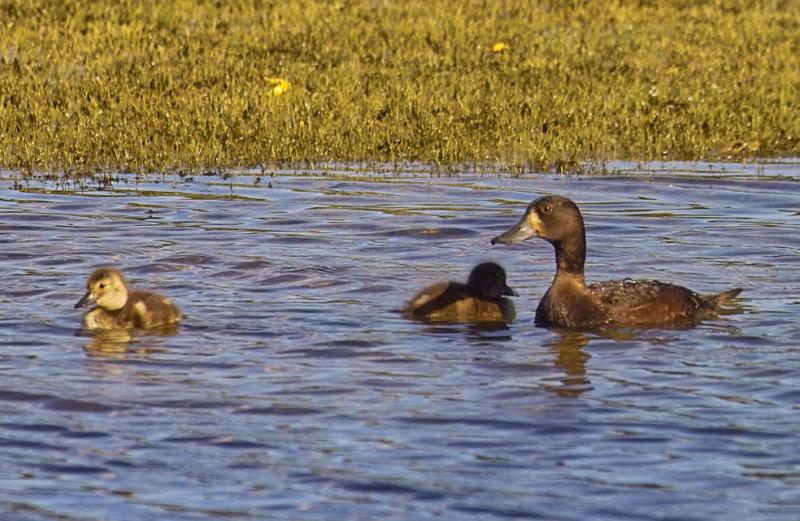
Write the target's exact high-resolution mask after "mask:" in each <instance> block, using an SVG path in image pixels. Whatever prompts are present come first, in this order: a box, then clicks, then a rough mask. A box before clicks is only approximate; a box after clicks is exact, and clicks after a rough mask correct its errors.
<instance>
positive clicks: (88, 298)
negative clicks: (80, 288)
mask: <svg viewBox="0 0 800 521" xmlns="http://www.w3.org/2000/svg"><path fill="white" fill-rule="evenodd" d="M96 302H97V300H95V298H94V295H92V292H91V291H87V292H86V294H85V295H84V296H82V297H81V299H80V300H79V301H78V302H77V303H76V304H75V307H74V308H73V309H78V308H83V307H86V306H88V305H89V304H95V303H96Z"/></svg>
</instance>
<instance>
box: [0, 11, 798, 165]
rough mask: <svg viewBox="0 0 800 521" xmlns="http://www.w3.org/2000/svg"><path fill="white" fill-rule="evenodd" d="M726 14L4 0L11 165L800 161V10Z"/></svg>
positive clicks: (1, 79)
mask: <svg viewBox="0 0 800 521" xmlns="http://www.w3.org/2000/svg"><path fill="white" fill-rule="evenodd" d="M722 4H723V3H720V2H717V3H705V4H704V5H696V3H695V2H688V1H682V0H673V1H667V2H645V1H642V2H607V1H600V2H594V1H592V2H589V1H586V2H580V1H574V2H516V1H501V2H496V1H488V0H485V1H470V2H456V1H435V2H430V1H425V0H409V1H406V2H393V1H379V0H349V1H348V0H341V1H326V2H312V1H302V2H285V1H284V2H279V1H277V0H275V1H270V0H241V1H235V2H204V1H188V0H177V1H175V2H159V1H155V0H146V1H141V2H138V1H137V2H118V1H112V0H103V1H97V2H89V1H87V0H64V1H58V2H54V1H34V0H21V1H8V0H0V28H1V30H0V107H1V108H2V110H0V167H3V168H7V169H13V170H19V171H22V172H27V173H35V172H55V173H66V174H85V173H91V172H95V171H105V172H109V171H133V172H154V171H158V172H164V171H184V172H194V171H198V170H203V169H221V170H224V169H233V168H242V167H252V166H257V165H263V166H264V167H266V168H270V167H271V166H274V165H278V164H281V165H286V164H306V163H309V162H310V163H315V164H319V163H325V162H330V161H338V162H341V161H346V162H380V163H388V164H390V165H391V164H395V163H402V162H407V161H420V162H424V163H430V164H433V165H439V166H444V167H447V166H450V167H452V166H454V165H465V164H466V165H482V164H493V165H498V164H499V165H500V166H501V167H504V168H508V169H510V170H512V171H526V170H565V169H570V168H573V167H574V166H575V165H576V164H578V163H579V162H585V161H599V162H602V161H603V160H605V159H609V158H615V159H636V160H639V159H642V160H646V159H701V158H705V159H727V158H735V159H741V158H747V157H764V156H797V155H798V153H800V146H798V137H800V97H799V96H798V92H800V73H799V72H798V71H800V14H798V13H800V5H799V4H798V2H797V1H794V0H787V1H768V2H747V1H742V2H725V3H724V4H725V5H722ZM279 80H284V82H285V83H281V82H280V81H279Z"/></svg>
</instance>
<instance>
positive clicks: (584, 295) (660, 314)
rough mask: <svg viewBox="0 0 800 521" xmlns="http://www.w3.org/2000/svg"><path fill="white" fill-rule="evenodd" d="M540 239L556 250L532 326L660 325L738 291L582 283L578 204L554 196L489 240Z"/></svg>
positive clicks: (700, 312) (705, 312) (704, 313)
mask: <svg viewBox="0 0 800 521" xmlns="http://www.w3.org/2000/svg"><path fill="white" fill-rule="evenodd" d="M530 237H539V238H542V239H544V240H546V241H547V242H549V243H550V244H552V245H553V247H554V248H555V251H556V276H555V278H554V279H553V283H552V285H551V286H550V289H548V290H547V293H545V295H544V297H542V300H541V301H540V302H539V307H538V308H537V309H536V324H537V325H540V326H559V327H566V328H573V329H585V328H593V327H599V326H604V325H612V326H614V325H616V326H645V327H647V326H650V327H653V326H663V325H669V324H677V323H681V322H693V321H698V320H702V319H704V318H708V317H712V316H714V315H715V314H716V311H717V309H718V308H719V306H720V304H723V303H725V302H728V301H729V300H731V299H733V298H734V297H735V296H736V295H738V294H739V292H741V291H742V290H741V288H736V289H732V290H728V291H724V292H722V293H718V294H715V295H700V294H698V293H695V292H694V291H691V290H689V289H687V288H684V287H682V286H676V285H674V284H667V283H664V282H658V281H655V280H630V279H625V280H615V281H608V282H598V283H596V284H591V285H588V286H587V285H586V282H585V280H584V275H583V266H584V262H585V261H586V232H585V230H584V226H583V217H581V212H580V210H578V206H577V205H576V204H575V203H574V202H572V201H571V200H569V199H567V198H566V197H559V196H553V195H551V196H546V197H541V198H539V199H536V200H535V201H533V202H532V203H531V204H530V205H529V206H528V208H527V210H525V215H524V216H523V217H522V219H521V220H520V221H519V223H518V224H517V225H516V226H514V227H513V228H511V229H510V230H508V231H507V232H506V233H504V234H502V235H500V236H498V237H495V238H494V239H492V244H513V243H517V242H521V241H524V240H525V239H528V238H530Z"/></svg>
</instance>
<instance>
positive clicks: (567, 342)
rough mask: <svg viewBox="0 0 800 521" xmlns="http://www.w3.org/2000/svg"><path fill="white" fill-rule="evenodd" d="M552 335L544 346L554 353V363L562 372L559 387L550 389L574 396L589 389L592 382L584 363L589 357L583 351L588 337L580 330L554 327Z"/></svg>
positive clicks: (587, 343)
mask: <svg viewBox="0 0 800 521" xmlns="http://www.w3.org/2000/svg"><path fill="white" fill-rule="evenodd" d="M553 332H554V333H555V335H554V337H553V338H552V339H550V340H549V341H548V342H547V343H546V344H545V346H546V347H548V348H549V349H550V350H551V351H552V352H553V354H554V355H555V365H556V366H557V367H558V368H559V369H561V370H562V371H563V372H564V378H563V379H562V380H561V382H562V385H561V387H557V388H554V389H552V390H553V391H554V392H555V393H556V394H558V395H559V396H563V397H568V398H575V397H578V396H580V395H581V394H583V393H585V392H586V391H590V390H591V389H592V382H591V381H590V380H589V378H588V376H587V375H586V364H587V362H588V361H589V359H590V358H591V356H589V354H587V353H586V352H584V348H585V347H586V346H587V345H589V340H590V337H589V335H588V334H586V333H583V332H582V331H573V330H569V329H560V328H559V329H554V330H553Z"/></svg>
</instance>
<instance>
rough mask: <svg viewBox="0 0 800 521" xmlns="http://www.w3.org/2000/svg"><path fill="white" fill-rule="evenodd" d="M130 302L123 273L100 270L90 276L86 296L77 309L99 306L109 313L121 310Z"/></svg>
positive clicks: (109, 269)
mask: <svg viewBox="0 0 800 521" xmlns="http://www.w3.org/2000/svg"><path fill="white" fill-rule="evenodd" d="M127 301H128V286H127V284H125V279H124V278H123V277H122V273H120V272H119V271H117V270H115V269H112V268H100V269H99V270H96V271H95V272H94V273H92V274H91V275H90V276H89V280H88V282H87V283H86V294H85V295H84V296H83V298H81V299H80V300H79V301H78V303H77V304H75V308H76V309H77V308H81V307H84V306H87V305H89V304H97V305H98V306H99V307H101V308H103V309H106V310H108V311H114V310H117V309H121V308H122V307H123V306H125V303H126V302H127Z"/></svg>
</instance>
